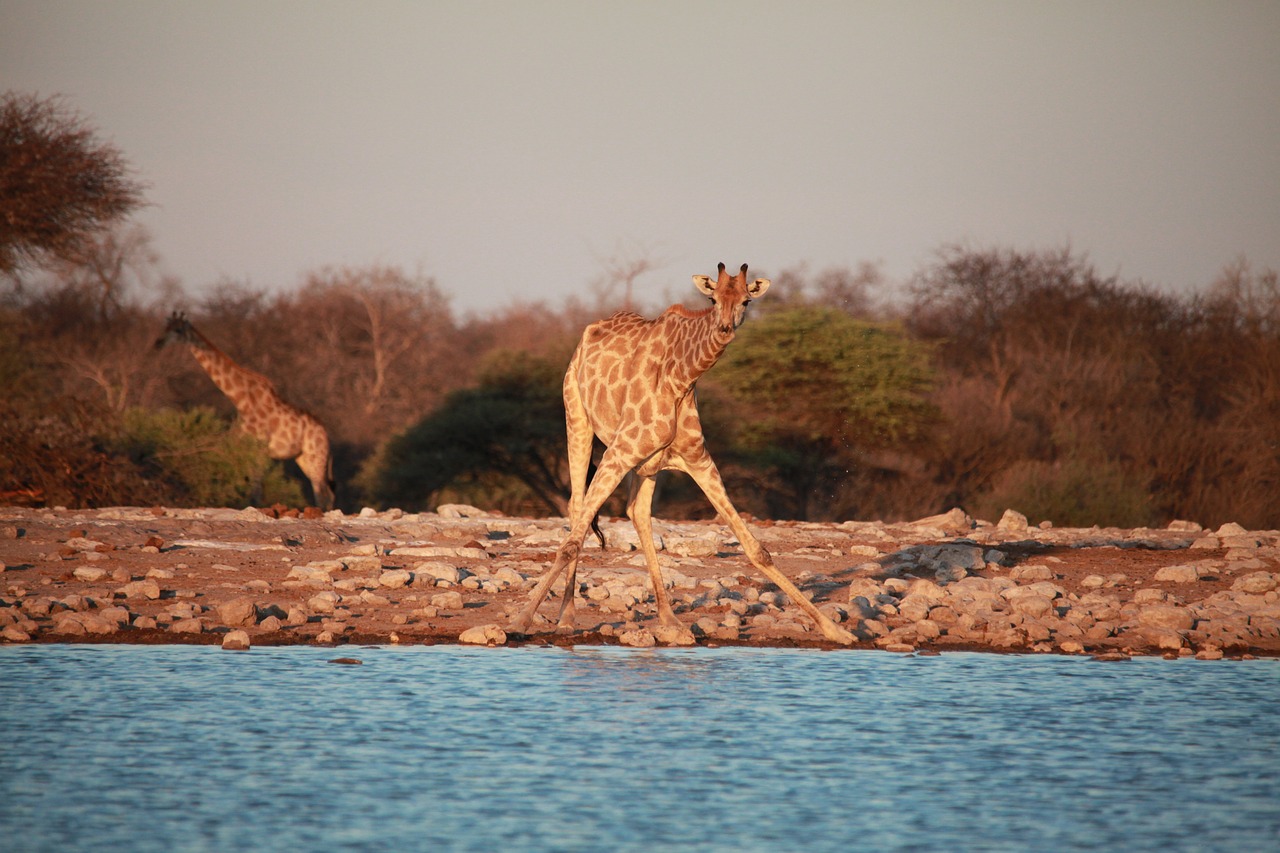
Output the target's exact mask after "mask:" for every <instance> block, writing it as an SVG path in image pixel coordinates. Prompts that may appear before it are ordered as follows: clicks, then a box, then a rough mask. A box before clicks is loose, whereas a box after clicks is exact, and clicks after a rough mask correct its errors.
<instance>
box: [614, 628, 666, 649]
mask: <svg viewBox="0 0 1280 853" xmlns="http://www.w3.org/2000/svg"><path fill="white" fill-rule="evenodd" d="M618 642H620V643H622V645H624V646H632V647H634V648H637V649H650V648H653V647H654V646H656V645H657V644H658V641H657V639H656V638H654V636H653V634H652V632H650V631H649V630H648V629H647V628H635V629H633V630H630V631H623V632H622V633H621V634H619V635H618Z"/></svg>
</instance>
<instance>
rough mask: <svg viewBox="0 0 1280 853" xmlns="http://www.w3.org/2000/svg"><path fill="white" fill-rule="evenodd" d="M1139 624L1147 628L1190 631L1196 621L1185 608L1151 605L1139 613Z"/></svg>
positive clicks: (1169, 605)
mask: <svg viewBox="0 0 1280 853" xmlns="http://www.w3.org/2000/svg"><path fill="white" fill-rule="evenodd" d="M1138 624H1139V625H1142V626H1147V627H1156V628H1171V629H1173V630H1175V631H1190V630H1191V629H1192V627H1194V626H1195V619H1194V618H1193V617H1192V615H1191V613H1190V611H1188V610H1187V609H1186V608H1185V607H1177V606H1175V605H1171V604H1149V605H1147V606H1145V607H1143V608H1141V609H1140V610H1139V611H1138Z"/></svg>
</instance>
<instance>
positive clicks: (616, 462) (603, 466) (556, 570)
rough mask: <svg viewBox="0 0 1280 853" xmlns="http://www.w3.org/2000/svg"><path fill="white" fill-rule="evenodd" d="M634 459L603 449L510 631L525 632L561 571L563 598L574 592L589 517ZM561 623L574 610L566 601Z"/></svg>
mask: <svg viewBox="0 0 1280 853" xmlns="http://www.w3.org/2000/svg"><path fill="white" fill-rule="evenodd" d="M634 464H635V461H634V460H631V459H624V458H623V457H622V456H621V455H619V454H615V453H612V452H611V451H606V452H605V456H604V459H603V460H601V462H600V468H599V469H598V470H597V471H596V475H595V477H593V478H592V480H591V486H590V487H589V488H588V489H587V493H586V495H585V496H583V498H582V500H580V501H573V502H572V504H571V505H572V506H573V509H574V511H573V516H572V518H571V519H570V528H569V535H568V536H566V537H565V539H564V541H563V542H562V543H561V544H560V549H559V551H557V552H556V561H555V563H554V564H552V566H551V568H550V569H549V570H548V571H547V572H546V573H544V574H543V576H542V578H541V579H540V580H539V581H538V585H537V586H535V587H534V589H533V592H532V593H530V595H529V603H528V604H527V605H526V606H525V609H524V610H523V611H521V613H520V615H519V616H517V617H516V619H515V621H513V622H512V623H511V629H512V631H514V632H516V633H521V634H523V633H526V632H527V631H528V629H529V626H530V625H531V624H532V623H533V617H534V615H535V614H536V613H537V611H538V607H540V606H541V605H542V602H543V600H544V599H545V598H546V597H547V593H548V592H550V591H551V585H552V584H553V583H555V581H556V579H557V578H558V577H559V576H560V573H561V572H565V571H567V572H568V576H567V577H566V579H565V590H564V594H565V597H566V598H568V597H569V596H572V595H576V594H577V589H576V588H575V587H576V586H577V579H578V555H579V553H580V552H581V551H582V542H583V540H584V539H586V538H587V528H588V527H589V526H590V524H591V519H592V518H593V517H595V514H596V513H597V512H599V511H600V507H601V505H602V504H603V503H604V502H605V500H606V499H607V498H608V497H609V495H611V494H613V490H614V489H616V488H617V487H618V484H619V483H620V482H622V478H623V476H624V475H625V474H626V473H627V471H629V470H631V468H632V467H633V466H634ZM560 614H561V620H562V621H561V622H560V626H559V627H560V628H562V629H568V628H572V624H571V622H565V621H563V619H564V617H565V616H566V615H567V616H568V618H569V619H572V618H573V615H574V611H573V608H572V607H569V606H567V604H562V605H561V608H560Z"/></svg>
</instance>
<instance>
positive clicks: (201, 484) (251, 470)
mask: <svg viewBox="0 0 1280 853" xmlns="http://www.w3.org/2000/svg"><path fill="white" fill-rule="evenodd" d="M115 445H116V446H115V450H116V451H117V452H119V453H122V454H125V455H128V456H129V457H130V458H131V459H132V460H133V461H134V462H135V464H138V465H140V466H142V467H144V468H145V469H146V470H147V471H148V472H149V473H150V474H151V475H152V476H154V477H155V478H157V479H160V480H162V481H163V482H164V483H165V484H166V485H167V486H168V487H169V488H168V491H169V492H170V494H172V495H173V496H174V497H173V500H174V502H176V503H180V504H185V505H187V506H227V507H243V506H248V505H251V504H257V505H265V506H270V505H272V504H276V503H281V504H286V505H289V506H304V505H305V504H306V500H305V498H304V496H303V492H302V487H301V484H300V483H298V482H297V481H295V480H293V479H291V478H289V477H288V476H286V474H285V471H284V467H283V464H282V463H281V462H279V461H277V460H273V459H270V458H269V457H268V456H267V451H266V446H265V445H264V444H263V443H262V442H261V441H259V440H258V439H256V438H253V437H252V436H249V435H247V434H245V433H243V432H241V431H239V430H237V429H234V428H233V427H232V425H231V424H229V423H227V422H226V421H225V420H223V419H222V418H220V417H218V416H217V414H216V413H215V412H214V411H213V410H212V409H208V408H195V409H190V410H188V411H177V410H174V409H158V410H153V409H141V408H139V409H130V410H129V411H127V412H125V414H124V418H123V420H122V426H121V429H120V434H119V436H118V437H117V438H116V440H115Z"/></svg>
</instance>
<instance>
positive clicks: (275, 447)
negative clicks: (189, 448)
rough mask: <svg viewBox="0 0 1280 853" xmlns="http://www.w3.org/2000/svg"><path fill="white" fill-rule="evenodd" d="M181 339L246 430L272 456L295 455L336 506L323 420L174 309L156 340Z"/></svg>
mask: <svg viewBox="0 0 1280 853" xmlns="http://www.w3.org/2000/svg"><path fill="white" fill-rule="evenodd" d="M172 341H181V342H183V343H185V344H186V345H187V346H188V347H190V349H191V354H192V355H194V356H195V357H196V361H198V362H200V366H201V367H203V368H204V370H205V372H206V373H208V374H209V378H210V379H212V380H213V384H215V385H217V386H218V388H219V389H220V390H221V391H222V393H223V394H226V395H227V397H228V399H230V400H231V402H232V404H233V405H235V407H236V412H237V413H238V414H239V419H238V420H239V424H240V428H241V429H243V430H244V431H245V432H247V433H249V435H252V436H253V437H255V438H257V439H260V440H262V441H265V442H266V443H267V453H268V454H270V456H271V458H272V459H295V460H297V463H298V467H299V468H301V469H302V473H303V474H305V475H306V476H307V479H308V480H310V481H311V490H312V492H313V493H314V497H315V502H316V505H317V506H319V507H320V508H321V509H324V510H330V509H333V458H332V457H331V455H330V453H329V434H328V432H326V431H325V428H324V425H323V424H321V423H320V421H319V420H317V419H316V418H315V416H314V415H311V414H309V413H307V412H304V411H302V410H301V409H299V408H297V407H295V406H291V405H289V404H288V403H286V402H285V401H284V400H282V399H280V395H279V393H277V392H276V387H275V385H274V384H273V383H272V382H271V380H270V379H268V378H267V377H265V376H263V375H262V374H261V373H255V372H254V371H252V370H249V369H248V368H245V367H241V366H240V365H238V364H236V363H235V362H234V361H232V360H231V357H230V356H228V355H227V354H226V353H224V352H223V351H222V350H220V349H218V348H217V347H216V346H214V345H213V344H212V343H211V342H210V341H209V339H208V338H206V337H205V336H204V335H202V334H201V333H200V331H199V330H198V329H196V327H195V326H193V325H191V321H190V320H188V319H187V318H186V315H184V314H181V313H179V312H176V311H175V312H174V313H173V315H172V316H171V317H170V318H169V322H168V324H167V325H166V326H165V329H164V334H163V335H161V336H160V338H159V339H158V340H157V341H156V349H160V348H161V347H163V346H164V345H165V344H167V343H170V342H172Z"/></svg>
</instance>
